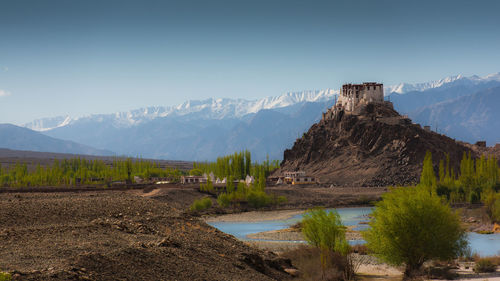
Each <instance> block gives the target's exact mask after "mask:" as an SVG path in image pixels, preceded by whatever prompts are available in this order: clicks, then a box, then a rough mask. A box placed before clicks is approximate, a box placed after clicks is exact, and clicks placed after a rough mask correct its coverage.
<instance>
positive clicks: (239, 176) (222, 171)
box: [192, 150, 280, 180]
mask: <svg viewBox="0 0 500 281" xmlns="http://www.w3.org/2000/svg"><path fill="white" fill-rule="evenodd" d="M279 166H280V163H279V160H273V161H270V160H269V156H267V158H266V160H265V161H263V162H262V163H259V162H253V163H252V154H251V153H250V151H248V150H244V151H240V152H235V153H234V154H231V155H226V156H222V157H218V158H217V160H216V161H215V162H197V163H194V169H193V171H192V174H196V173H201V174H203V173H206V174H210V173H213V174H214V176H215V177H217V178H219V179H224V178H226V179H229V178H230V177H231V178H233V179H234V180H244V179H245V178H246V176H247V175H249V176H253V177H254V178H256V179H257V178H259V177H261V176H264V177H268V176H269V174H270V173H271V172H272V171H273V170H275V169H277V168H279Z"/></svg>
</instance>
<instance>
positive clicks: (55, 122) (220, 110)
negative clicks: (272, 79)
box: [23, 89, 338, 132]
mask: <svg viewBox="0 0 500 281" xmlns="http://www.w3.org/2000/svg"><path fill="white" fill-rule="evenodd" d="M336 94H338V91H334V90H332V89H326V90H319V91H304V92H291V93H285V94H283V95H280V96H276V97H267V98H263V99H259V100H245V99H227V98H224V99H215V98H210V99H206V100H201V101H200V100H190V101H187V102H184V103H182V104H180V105H177V106H169V107H164V106H156V107H146V108H140V109H136V110H131V111H127V112H117V113H113V114H94V115H90V116H84V117H70V116H60V117H54V118H43V119H38V120H35V121H33V122H30V123H27V124H24V125H23V126H24V127H26V128H29V129H32V130H35V131H40V132H43V131H49V130H53V129H56V128H61V127H64V126H67V125H71V124H74V123H75V122H101V123H102V122H109V123H111V124H112V125H113V126H114V127H116V128H127V127H131V126H134V125H138V124H141V123H144V122H147V121H151V120H154V119H156V118H161V117H167V116H184V115H188V114H193V113H196V117H197V118H199V119H231V118H241V117H243V116H245V115H248V114H251V113H257V112H259V111H261V110H264V109H278V108H284V107H288V106H292V105H295V104H300V103H304V102H325V101H329V100H333V99H334V97H335V95H336Z"/></svg>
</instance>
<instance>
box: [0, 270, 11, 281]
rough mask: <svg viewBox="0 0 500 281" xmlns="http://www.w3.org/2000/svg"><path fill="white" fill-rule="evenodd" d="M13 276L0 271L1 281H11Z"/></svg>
mask: <svg viewBox="0 0 500 281" xmlns="http://www.w3.org/2000/svg"><path fill="white" fill-rule="evenodd" d="M11 280H12V276H11V275H10V273H7V272H1V271H0V281H11Z"/></svg>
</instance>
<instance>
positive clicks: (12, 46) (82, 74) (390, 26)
mask: <svg viewBox="0 0 500 281" xmlns="http://www.w3.org/2000/svg"><path fill="white" fill-rule="evenodd" d="M499 13H500V1H497V0H490V1H485V0H477V1H470V0H467V1H462V0H454V1H444V0H431V1H429V0H420V1H413V0H412V1H407V0H387V1H386V0H337V1H334V0H330V1H314V0H311V1H304V0H301V1H297V0H284V1H279V0H264V1H262V0H251V1H250V0H247V1H242V0H230V1H218V0H211V1H206V0H200V1H195V0H183V1H166V0H163V1H156V0H136V1H131V0H97V1H95V0H44V1H40V0H31V1H29V0H0V123H13V124H18V125H21V124H23V123H26V122H30V121H32V120H34V119H37V118H43V117H55V116H60V115H71V116H82V115H88V114H93V113H112V112H116V111H126V110H130V109H136V108H140V107H145V106H168V105H176V104H180V103H182V102H184V101H186V100H197V99H206V98H211V97H215V98H224V97H225V98H245V99H258V98H263V97H267V96H277V95H280V94H282V93H284V92H291V91H302V90H316V89H326V88H335V89H337V88H339V87H340V86H341V85H342V84H343V83H347V82H363V81H379V82H383V83H384V84H387V85H392V84H397V83H400V82H410V83H414V82H426V81H430V80H437V79H440V78H444V77H447V76H450V75H456V74H463V75H466V76H469V75H474V74H477V75H480V76H482V75H486V74H490V73H494V72H499V71H500V14H499Z"/></svg>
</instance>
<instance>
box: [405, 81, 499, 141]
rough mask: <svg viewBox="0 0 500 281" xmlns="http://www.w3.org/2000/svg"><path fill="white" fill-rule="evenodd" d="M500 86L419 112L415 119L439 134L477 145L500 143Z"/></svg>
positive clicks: (416, 113)
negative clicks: (432, 127)
mask: <svg viewBox="0 0 500 281" xmlns="http://www.w3.org/2000/svg"><path fill="white" fill-rule="evenodd" d="M499 108H500V87H495V88H490V89H486V90H482V91H479V92H477V93H475V94H473V95H467V96H463V97H459V98H456V99H452V100H449V101H446V102H441V103H437V104H434V105H431V106H426V107H423V108H420V109H419V110H417V111H416V112H415V113H414V114H413V116H414V119H415V120H416V121H418V122H421V123H422V124H432V125H433V126H434V127H435V126H437V127H438V130H439V131H440V132H444V133H445V134H447V135H449V136H451V137H453V138H456V139H460V140H463V141H467V142H471V143H475V142H476V141H478V140H485V141H487V143H488V145H490V146H492V145H495V144H496V143H500V135H499V132H500V123H499V122H498V120H500V110H499Z"/></svg>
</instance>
